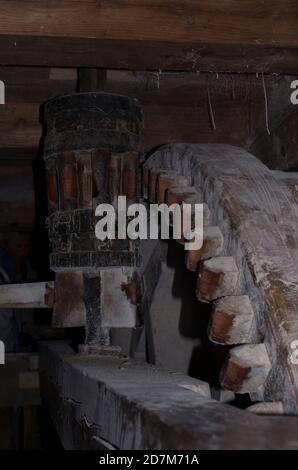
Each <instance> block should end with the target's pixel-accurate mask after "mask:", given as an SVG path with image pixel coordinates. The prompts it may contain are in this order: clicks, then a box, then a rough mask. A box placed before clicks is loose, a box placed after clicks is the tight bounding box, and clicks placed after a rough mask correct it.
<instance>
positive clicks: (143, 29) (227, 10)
mask: <svg viewBox="0 0 298 470" xmlns="http://www.w3.org/2000/svg"><path fill="white" fill-rule="evenodd" d="M0 15H1V19H2V24H1V33H2V36H1V39H0V43H1V45H0V62H1V63H2V64H20V65H49V64H51V65H56V66H59V65H60V66H71V65H72V66H74V65H76V66H81V67H96V66H100V67H105V68H106V67H109V68H118V67H122V68H132V69H137V68H140V66H141V67H143V68H144V69H149V68H153V69H159V68H163V67H165V68H166V69H171V68H174V69H175V68H176V69H180V70H181V69H183V68H188V69H195V68H198V69H200V70H202V69H203V68H204V67H205V70H210V67H212V66H213V67H214V66H215V70H216V68H217V69H222V67H224V68H225V67H226V68H225V70H233V69H234V70H237V71H239V70H243V71H244V70H245V69H246V70H248V71H251V70H268V69H271V70H275V71H277V72H280V71H281V67H284V69H287V71H289V70H290V69H291V70H294V69H295V70H296V71H297V61H296V60H295V57H296V55H297V50H296V49H295V48H297V47H298V39H297V35H296V34H295V32H296V22H297V15H298V7H297V3H295V2H294V0H284V2H282V3H281V2H279V1H278V0H273V1H272V2H270V3H269V2H266V3H265V4H260V3H259V2H258V1H257V0H250V1H248V0H245V1H242V2H236V1H235V0H228V1H225V2H221V3H220V4H219V3H218V2H217V1H216V0H211V1H209V0H202V1H201V2H200V3H199V5H198V3H197V2H196V1H195V0H184V1H183V2H179V4H176V3H175V4H173V2H171V0H163V1H162V0H144V1H142V2H139V1H138V0H133V1H130V0H124V1H122V2H119V1H117V0H113V1H108V0H102V1H100V2H98V1H96V0H86V1H84V2H78V1H77V0H61V1H60V2H58V3H57V2H51V1H45V2H42V3H41V2H40V1H38V0H27V1H26V8H25V9H24V2H22V1H21V0H16V1H14V2H11V1H9V0H4V1H2V2H1V5H0ZM82 19H84V21H83V20H82ZM164 38H166V41H165V39H164ZM283 71H285V70H283Z"/></svg>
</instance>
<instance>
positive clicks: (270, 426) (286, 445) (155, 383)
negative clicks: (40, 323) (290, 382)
mask: <svg viewBox="0 0 298 470" xmlns="http://www.w3.org/2000/svg"><path fill="white" fill-rule="evenodd" d="M78 384H80V386H79V387H78ZM41 386H42V396H43V398H44V400H45V403H46V405H47V406H48V409H49V411H50V414H51V417H52V419H53V422H54V423H55V426H56V429H57V431H58V433H59V435H60V438H61V441H62V444H63V446H64V448H65V449H90V448H93V449H99V448H102V447H99V446H100V445H102V442H107V443H108V444H109V445H110V446H111V447H114V448H117V449H125V450H128V449H129V450H137V449H142V450H147V449H155V450H161V449H176V450H177V449H179V450H180V449H188V450H191V449H200V450H203V449H212V450H215V449H238V450H240V449H294V448H296V449H297V442H296V441H295V439H293V435H295V433H296V432H297V418H296V417H287V418H285V417H261V416H255V415H253V414H252V413H249V412H245V411H243V410H239V409H236V408H233V407H231V406H229V405H226V404H223V403H219V402H217V401H215V400H211V399H210V395H209V394H208V387H206V384H205V383H204V382H201V381H199V380H196V379H193V378H190V377H187V376H185V375H183V374H177V373H176V374H170V373H168V372H165V371H162V370H159V369H157V368H156V367H152V366H149V365H148V364H146V363H142V364H140V363H138V364H137V363H135V362H134V361H133V360H131V361H129V362H127V361H123V359H121V358H116V357H114V358H111V357H110V358H109V357H99V356H98V357H93V358H90V357H84V356H79V355H77V354H75V353H74V352H73V350H72V348H71V347H70V346H69V345H67V344H66V343H63V342H51V343H43V344H42V345H41ZM244 422H245V426H244V425H243V423H244ZM248 430H249V432H248Z"/></svg>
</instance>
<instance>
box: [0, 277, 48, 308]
mask: <svg viewBox="0 0 298 470" xmlns="http://www.w3.org/2000/svg"><path fill="white" fill-rule="evenodd" d="M53 301H54V283H53V282H33V283H26V284H6V285H1V286H0V309H2V308H3V309H4V308H51V307H52V306H53ZM0 315H1V311H0Z"/></svg>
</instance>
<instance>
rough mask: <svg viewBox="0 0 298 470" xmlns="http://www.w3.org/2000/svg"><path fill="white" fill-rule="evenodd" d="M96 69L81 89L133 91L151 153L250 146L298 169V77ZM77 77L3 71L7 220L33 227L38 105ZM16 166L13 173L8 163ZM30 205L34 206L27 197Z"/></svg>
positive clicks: (65, 72)
mask: <svg viewBox="0 0 298 470" xmlns="http://www.w3.org/2000/svg"><path fill="white" fill-rule="evenodd" d="M82 72H84V73H82ZM92 72H94V69H80V74H79V76H80V77H81V78H82V77H83V78H84V77H85V78H86V77H87V78H88V76H89V75H90V76H91V77H93V78H94V76H95V77H96V79H95V81H94V79H93V80H91V82H90V83H89V85H88V80H87V81H86V80H84V81H83V80H81V82H82V83H81V89H88V86H92V90H102V91H106V92H113V93H122V94H127V95H130V96H134V97H136V98H138V99H139V100H140V102H141V103H142V105H143V108H144V121H145V127H144V130H143V138H144V139H143V140H144V149H145V151H146V152H149V151H151V150H152V149H154V148H156V147H158V146H160V145H163V144H166V143H174V142H191V143H210V142H212V143H216V142H218V143H228V144H233V145H238V146H241V147H243V148H246V149H252V150H253V153H255V154H256V155H257V156H258V157H259V158H260V159H261V160H263V161H264V162H265V163H266V164H268V165H269V166H270V167H272V168H280V169H284V168H292V167H294V166H295V165H297V162H298V159H297V152H296V137H295V135H296V134H295V129H296V108H295V106H293V105H292V104H291V102H290V94H291V89H290V83H291V81H292V80H294V79H295V78H296V77H295V76H289V75H273V74H267V75H264V76H263V75H262V74H252V73H250V74H243V73H238V74H232V73H218V74H217V73H207V72H205V73H203V72H201V73H199V72H148V71H147V72H144V71H120V70H107V71H104V70H102V71H101V72H100V73H98V71H97V72H96V74H95V75H94V73H92ZM88 74H89V75H88ZM77 77H78V71H77V69H75V68H64V69H63V68H50V67H0V80H3V81H4V83H5V87H6V104H5V105H2V106H0V162H2V163H1V167H0V178H1V181H0V184H1V187H2V192H1V193H0V199H1V200H0V205H1V207H0V208H1V213H2V221H3V220H4V219H5V220H6V217H7V220H9V221H10V222H13V219H14V218H16V217H17V218H18V219H19V220H20V221H21V223H22V224H24V223H28V224H30V223H32V210H31V209H29V206H28V207H27V208H24V203H25V202H24V198H23V193H24V191H25V192H26V191H27V190H28V187H29V186H30V184H32V170H30V163H29V166H28V164H26V165H25V166H24V158H25V159H27V160H28V161H29V162H30V161H31V160H33V159H35V158H36V155H37V153H38V148H39V144H40V138H41V133H42V126H41V124H40V105H41V104H42V103H43V102H44V101H45V100H47V99H48V98H50V97H53V96H56V95H59V94H65V93H73V92H75V91H76V88H77V86H78V83H77ZM83 82H84V83H83ZM266 102H267V115H268V120H267V121H268V122H266ZM268 129H269V131H270V136H269V134H268ZM287 149H289V150H287ZM12 161H13V165H14V168H16V170H15V171H14V170H12V168H11V165H10V166H9V165H8V166H7V162H10V163H12ZM5 162H6V163H5ZM30 171H31V174H30ZM28 185H29V186H28ZM16 188H20V191H16ZM9 192H10V193H11V196H10V198H11V200H12V199H14V200H15V198H18V197H19V199H20V202H19V203H17V202H15V203H16V204H17V207H16V210H15V211H12V210H8V209H5V207H6V208H11V206H10V205H7V199H5V198H7V195H8V194H9ZM3 194H6V196H5V198H4V196H3ZM25 200H26V204H27V203H29V202H28V201H29V199H28V198H27V199H26V198H25ZM32 201H33V199H31V202H32ZM13 213H14V215H12V214H13ZM25 219H26V220H25ZM0 224H1V220H0Z"/></svg>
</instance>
